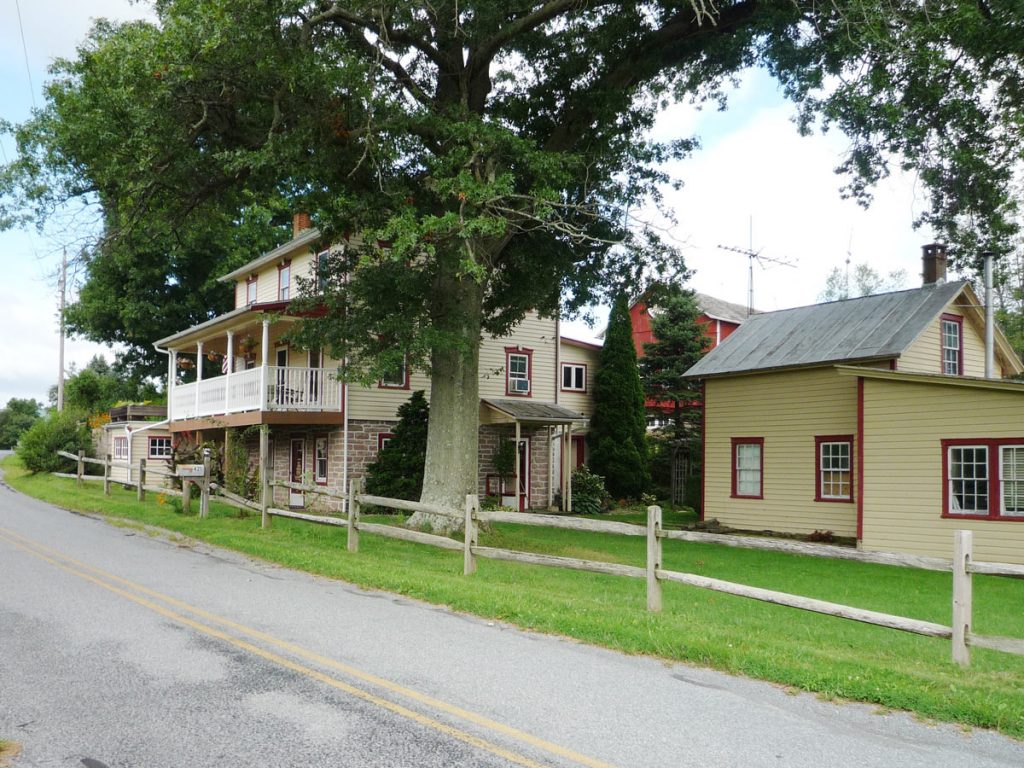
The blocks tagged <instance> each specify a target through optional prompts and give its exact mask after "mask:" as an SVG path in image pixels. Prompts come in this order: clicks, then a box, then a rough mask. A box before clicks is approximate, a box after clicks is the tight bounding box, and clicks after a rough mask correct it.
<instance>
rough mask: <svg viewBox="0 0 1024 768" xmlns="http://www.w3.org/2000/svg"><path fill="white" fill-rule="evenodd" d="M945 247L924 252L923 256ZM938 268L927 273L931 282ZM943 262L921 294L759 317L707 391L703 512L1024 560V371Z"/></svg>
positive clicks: (765, 526) (705, 375) (716, 368)
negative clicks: (959, 543) (960, 543)
mask: <svg viewBox="0 0 1024 768" xmlns="http://www.w3.org/2000/svg"><path fill="white" fill-rule="evenodd" d="M936 253H937V255H938V257H939V258H941V259H942V261H943V262H944V255H943V253H942V252H941V250H940V249H938V248H937V247H936V246H929V247H928V249H926V258H927V257H928V256H931V257H932V258H934V257H935V256H936ZM930 270H932V271H931V272H930ZM944 271H945V270H944V263H940V264H939V268H938V269H937V270H936V269H935V264H934V263H932V264H927V263H926V269H925V274H926V275H929V274H931V275H932V276H933V277H934V278H935V279H934V281H933V282H930V283H927V284H926V285H924V286H923V287H922V288H917V289H913V290H908V291H898V292H894V293H887V294H880V295H876V296H868V297H864V298H859V299H848V300H845V301H837V302H830V303H826V304H817V305H813V306H809V307H799V308H796V309H788V310H782V311H779V312H770V313H765V314H759V315H754V316H752V317H751V318H749V319H748V321H747V322H746V323H744V324H743V325H742V326H741V327H740V328H739V329H738V330H737V331H736V332H735V333H733V334H732V335H731V336H730V337H729V338H728V339H726V340H725V341H724V342H723V343H722V344H721V346H719V347H717V348H715V349H714V350H712V351H711V352H710V353H709V354H708V355H707V356H706V357H705V358H703V359H702V360H701V361H700V362H699V363H697V364H696V365H695V366H694V367H693V368H691V369H690V371H688V373H687V375H688V376H690V377H693V378H699V379H701V380H702V381H703V386H704V394H705V400H704V408H705V424H704V448H703V450H704V505H703V515H704V517H705V518H707V519H712V518H713V519H717V520H718V521H719V522H720V523H722V524H723V525H725V526H728V527H731V528H737V529H742V530H752V531H772V532H777V533H792V534H804V535H806V534H813V533H814V532H815V531H830V532H831V533H832V534H833V535H835V536H841V537H849V538H855V539H856V541H857V544H858V546H859V547H860V548H863V549H866V550H877V551H893V552H907V553H913V554H921V555H933V556H939V557H950V556H951V555H952V545H953V531H954V530H957V529H970V530H972V531H974V551H975V556H976V557H977V558H978V559H982V560H984V559H987V560H995V561H1001V562H1011V563H1024V382H1020V381H1015V380H1011V379H1010V378H1008V377H1012V376H1018V375H1019V374H1021V373H1022V371H1024V365H1022V363H1021V360H1020V359H1019V358H1018V356H1017V355H1016V354H1015V353H1014V351H1013V350H1012V348H1011V347H1010V345H1009V343H1008V342H1007V340H1006V338H1005V336H1004V335H1003V334H1002V332H1001V331H999V329H998V328H996V329H994V332H993V340H994V344H993V359H994V363H995V365H994V369H993V371H992V375H991V376H989V377H987V378H986V377H985V367H984V359H985V348H984V337H985V319H984V313H983V311H982V310H981V309H980V306H981V303H980V302H979V300H978V298H977V296H976V295H975V293H974V291H973V290H972V288H971V286H970V284H969V283H966V282H945V280H944Z"/></svg>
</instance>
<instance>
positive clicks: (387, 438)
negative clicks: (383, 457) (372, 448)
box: [377, 432, 394, 454]
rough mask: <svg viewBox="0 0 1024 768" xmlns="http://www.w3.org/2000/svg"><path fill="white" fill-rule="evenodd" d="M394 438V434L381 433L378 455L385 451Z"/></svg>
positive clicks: (378, 438)
mask: <svg viewBox="0 0 1024 768" xmlns="http://www.w3.org/2000/svg"><path fill="white" fill-rule="evenodd" d="M393 438H394V434H393V433H391V432H379V433H378V434H377V453H378V454H379V453H380V452H381V451H383V450H384V449H385V448H386V447H387V445H388V443H390V442H391V440H392V439H393Z"/></svg>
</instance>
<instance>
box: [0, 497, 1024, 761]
mask: <svg viewBox="0 0 1024 768" xmlns="http://www.w3.org/2000/svg"><path fill="white" fill-rule="evenodd" d="M410 546H412V545H410ZM0 738H7V739H14V740H16V741H19V742H21V743H22V745H23V752H22V754H21V755H20V756H19V757H18V758H16V759H15V762H14V766H15V767H16V768H17V767H18V766H82V765H87V766H88V765H92V766H97V765H99V764H103V765H106V766H109V768H162V767H164V766H166V767H167V768H183V767H189V768H192V767H196V768H205V767H207V766H218V767H219V766H224V767H225V768H228V767H230V768H239V767H241V766H249V765H260V766H274V767H275V768H277V767H280V766H297V767H298V766H303V767H304V768H309V767H312V766H332V767H336V766H403V767H404V766H408V767H410V768H412V767H414V766H415V767H416V768H420V767H421V766H511V765H520V766H579V765H583V766H591V767H593V768H597V767H598V766H640V767H644V768H646V767H648V766H650V767H652V768H653V767H655V766H673V767H676V766H701V767H702V768H712V767H714V766H744V767H745V768H757V767H758V766H786V767H787V768H789V767H796V768H800V767H803V766H807V768H812V767H813V768H828V767H829V766H857V767H858V768H870V767H873V766H879V767H882V766H884V767H885V768H890V767H891V766H899V767H900V768H916V767H918V766H920V768H939V767H941V766H954V765H955V766H957V767H958V768H968V767H973V766H978V767H982V766H984V767H986V768H987V767H988V766H1001V767H1003V766H1014V767H1015V768H1019V766H1021V765H1024V745H1022V744H1021V743H1018V742H1013V741H1011V740H1009V739H1006V738H1004V737H1001V736H999V735H997V734H993V733H988V732H982V731H977V730H975V731H973V732H970V733H963V732H961V731H960V730H959V729H958V728H956V727H954V726H948V725H928V724H923V723H920V722H917V721H916V720H915V719H913V718H912V717H910V716H908V715H905V714H877V713H875V711H874V708H872V707H868V706H861V705H835V704H829V703H825V702H821V701H819V700H818V699H817V698H815V697H814V696H810V695H796V696H794V695H791V694H788V693H786V692H784V691H783V690H781V689H779V688H778V687H776V686H772V685H768V684H765V683H760V682H756V681H752V680H747V679H742V678H736V677H731V676H729V675H724V674H720V673H717V672H712V671H708V670H704V669H699V668H694V667H688V666H684V665H671V664H666V663H663V662H660V661H656V660H652V659H646V658H635V657H628V656H623V655H620V654H616V653H613V652H610V651H605V650H602V649H597V648H592V647H589V646H585V645H582V644H579V643H575V642H571V641H567V640H561V639H558V638H553V637H547V636H542V635H537V634H532V633H529V632H523V631H520V630H517V629H513V628H510V627H507V626H503V625H501V624H495V623H492V622H488V621H484V620H480V619H476V618H473V617H468V616H463V615H459V614H455V613H452V612H450V611H448V610H446V609H444V608H439V607H436V606H430V605H425V604H422V603H418V602H415V601H411V600H407V599H405V598H401V597H396V596H394V595H391V594H387V593H382V592H371V591H365V590H361V589H357V588H355V587H352V586H349V585H347V584H344V583H340V582H334V581H328V580H324V579H319V578H314V577H311V576H308V575H306V574H302V573H297V572H293V571H289V570H285V569H282V568H278V567H274V566H271V565H267V564H264V563H259V562H255V561H252V560H249V559H247V558H244V557H241V556H238V555H235V554H232V553H228V552H224V551H221V550H217V549H214V548H211V547H206V546H201V545H195V544H193V543H189V542H184V541H175V540H173V539H171V538H168V537H164V536H151V535H147V534H146V533H144V532H141V531H139V530H135V529H131V528H123V527H115V526H113V525H110V524H107V523H105V522H102V521H99V520H95V519H92V518H88V517H83V516H79V515H74V514H70V513H68V512H65V511H62V510H59V509H56V508H54V507H52V506H49V505H46V504H42V503H40V502H36V501H34V500H31V499H27V498H25V497H23V496H21V495H19V494H16V493H15V492H14V491H12V490H11V489H10V488H8V487H6V486H4V487H2V488H0ZM92 760H95V761H99V763H91V762H90V761H92ZM83 761H84V762H83Z"/></svg>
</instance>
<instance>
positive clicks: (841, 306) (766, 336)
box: [687, 281, 967, 377]
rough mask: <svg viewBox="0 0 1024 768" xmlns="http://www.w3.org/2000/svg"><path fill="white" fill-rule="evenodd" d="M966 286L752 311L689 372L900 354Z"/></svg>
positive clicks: (959, 283) (740, 370) (702, 373)
mask: <svg viewBox="0 0 1024 768" xmlns="http://www.w3.org/2000/svg"><path fill="white" fill-rule="evenodd" d="M966 287H967V283H966V282H964V281H957V282H951V283H943V284H938V285H927V286H924V287H923V288H915V289H912V290H908V291H896V292H894V293H882V294H878V295H875V296H864V297H862V298H858V299H845V300H842V301H833V302H828V303H826V304H812V305H811V306H807V307H796V308H794V309H783V310H779V311H778V312H767V313H764V314H756V315H751V316H750V317H749V318H747V320H746V322H744V323H743V324H742V325H741V326H740V327H739V328H738V329H737V330H736V331H734V332H733V333H732V334H731V335H730V336H729V337H728V338H727V339H726V340H725V341H723V342H722V343H721V344H720V345H719V346H717V347H715V349H713V350H711V352H709V353H708V354H707V355H706V356H705V357H704V358H703V359H701V360H700V361H699V362H698V363H697V364H696V365H694V366H693V367H692V368H690V370H689V371H687V376H695V377H704V376H716V375H722V374H729V373H743V372H752V371H759V370H768V369H776V368H792V367H798V366H808V365H821V364H826V363H839V362H852V361H858V360H875V359H885V358H893V357H898V356H899V355H900V354H901V353H902V352H903V351H905V350H906V349H907V348H908V347H909V346H910V345H911V344H912V343H913V342H914V340H915V339H917V337H918V336H920V335H921V333H922V332H923V331H924V330H925V328H926V327H927V326H928V325H929V324H930V323H931V322H932V321H933V320H934V319H935V318H936V317H937V316H938V315H939V314H940V313H941V312H942V310H943V309H944V308H945V307H946V305H948V304H949V303H950V302H951V301H953V300H954V299H955V298H956V297H957V296H958V295H959V294H960V293H961V292H962V291H963V290H964V289H965V288H966Z"/></svg>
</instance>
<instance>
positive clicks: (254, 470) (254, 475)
mask: <svg viewBox="0 0 1024 768" xmlns="http://www.w3.org/2000/svg"><path fill="white" fill-rule="evenodd" d="M259 433H260V425H259V424H253V425H251V426H248V427H245V428H244V429H227V430H225V436H224V442H225V445H226V448H225V450H224V485H225V487H226V488H227V489H228V490H229V491H231V492H232V493H234V494H237V495H239V496H241V497H243V498H245V499H250V500H253V499H255V498H256V497H257V496H258V495H259V492H260V471H259V467H258V466H255V465H253V464H252V463H251V462H250V461H249V442H250V441H251V440H252V439H253V438H255V437H258V436H259Z"/></svg>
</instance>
